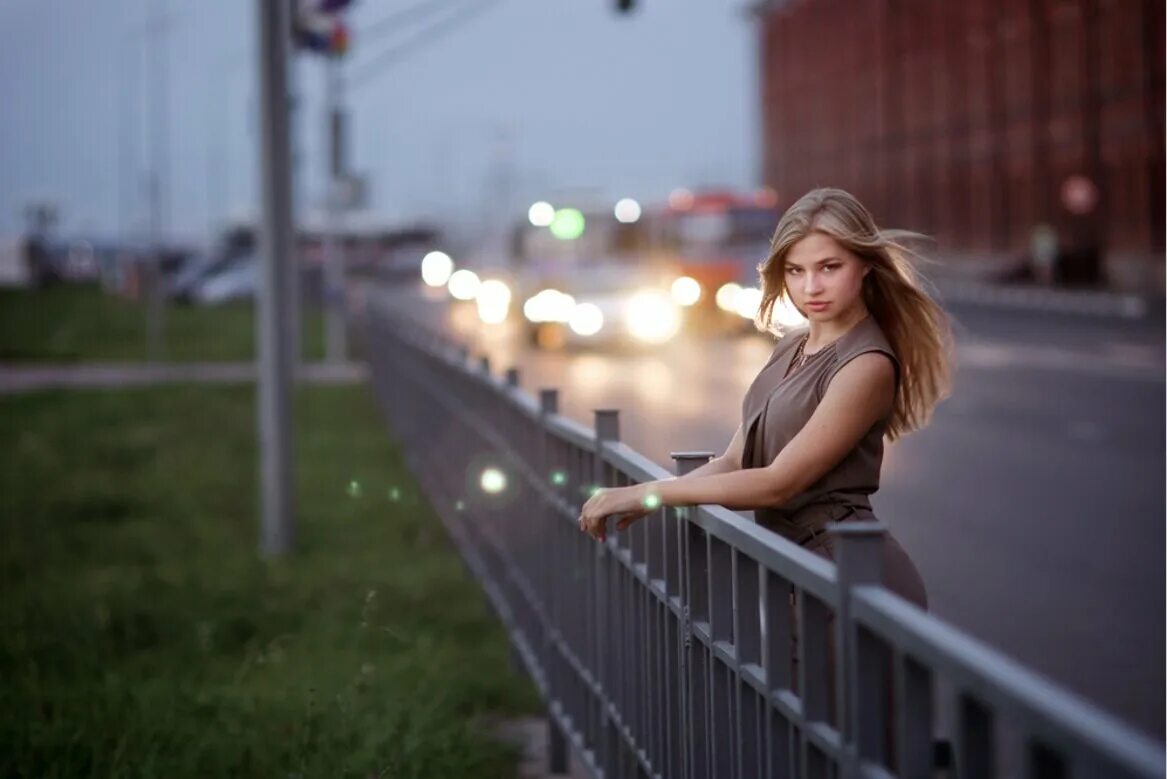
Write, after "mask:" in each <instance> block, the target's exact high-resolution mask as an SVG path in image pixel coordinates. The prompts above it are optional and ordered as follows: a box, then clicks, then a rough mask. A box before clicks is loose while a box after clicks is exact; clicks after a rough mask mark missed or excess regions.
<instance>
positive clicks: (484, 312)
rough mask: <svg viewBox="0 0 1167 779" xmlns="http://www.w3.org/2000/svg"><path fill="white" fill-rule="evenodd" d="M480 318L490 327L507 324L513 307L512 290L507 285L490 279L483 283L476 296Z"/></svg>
mask: <svg viewBox="0 0 1167 779" xmlns="http://www.w3.org/2000/svg"><path fill="white" fill-rule="evenodd" d="M475 300H476V302H477V304H478V318H479V319H481V320H482V321H483V322H484V323H486V324H488V325H497V324H499V323H500V322H505V321H506V318H507V312H508V310H509V309H510V305H511V290H510V287H508V286H507V285H506V284H505V283H503V282H501V281H499V280H497V279H490V280H488V281H484V282H482V284H481V285H480V286H479V288H478V294H477V295H476V296H475Z"/></svg>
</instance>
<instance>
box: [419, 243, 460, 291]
mask: <svg viewBox="0 0 1167 779" xmlns="http://www.w3.org/2000/svg"><path fill="white" fill-rule="evenodd" d="M453 273H454V261H453V260H451V259H450V255H448V254H446V253H445V252H430V253H429V254H427V255H426V256H425V257H423V258H422V261H421V279H422V281H424V282H425V283H426V284H427V285H428V286H430V287H444V286H446V282H448V281H449V280H450V276H451V275H452V274H453Z"/></svg>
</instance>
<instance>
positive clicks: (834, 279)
mask: <svg viewBox="0 0 1167 779" xmlns="http://www.w3.org/2000/svg"><path fill="white" fill-rule="evenodd" d="M785 265H786V267H785V268H784V269H783V272H784V273H785V276H786V291H787V294H788V295H789V296H790V299H791V301H793V303H794V305H795V307H796V308H798V310H799V311H801V312H802V315H803V316H805V317H806V318H807V319H810V320H816V321H820V322H821V321H829V320H831V319H835V318H836V317H838V316H839V315H840V314H843V313H844V312H848V311H850V310H851V309H852V308H853V307H854V306H855V305H856V304H857V303H858V302H859V300H860V297H861V295H862V291H863V276H864V274H865V273H866V272H868V267H869V266H868V264H867V263H866V262H864V261H863V260H861V259H859V257H857V256H856V255H855V254H854V253H852V252H851V251H850V250H848V249H846V248H845V247H843V246H842V245H840V244H839V243H838V242H837V241H835V239H834V238H831V237H830V236H829V235H823V234H822V233H811V234H810V235H808V236H806V237H805V238H803V239H801V240H799V241H798V242H797V243H795V244H794V245H793V246H791V247H790V250H789V251H788V252H787V253H786V263H785Z"/></svg>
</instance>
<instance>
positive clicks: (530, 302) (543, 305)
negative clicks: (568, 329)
mask: <svg viewBox="0 0 1167 779" xmlns="http://www.w3.org/2000/svg"><path fill="white" fill-rule="evenodd" d="M574 308H575V298H573V297H572V296H571V295H566V294H564V293H562V292H560V291H559V290H555V289H545V290H542V291H541V292H539V293H538V294H537V295H534V296H532V297H529V298H527V302H526V303H524V304H523V316H525V317H526V318H527V321H529V322H536V323H538V322H567V321H569V320H570V319H571V312H572V309H574Z"/></svg>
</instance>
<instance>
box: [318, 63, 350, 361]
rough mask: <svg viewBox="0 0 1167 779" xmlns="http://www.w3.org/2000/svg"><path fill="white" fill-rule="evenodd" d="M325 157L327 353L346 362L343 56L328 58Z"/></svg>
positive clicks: (331, 359) (327, 356) (328, 355)
mask: <svg viewBox="0 0 1167 779" xmlns="http://www.w3.org/2000/svg"><path fill="white" fill-rule="evenodd" d="M324 69H325V85H324V95H325V97H324V103H325V109H324V110H325V114H326V116H325V139H326V141H325V142H326V143H327V149H326V155H325V160H327V165H328V174H327V183H328V186H327V187H326V188H325V193H324V241H323V249H324V306H325V357H326V359H327V360H328V362H330V363H340V362H344V361H345V359H346V358H347V356H348V343H347V340H348V339H347V334H346V333H345V322H344V319H345V310H344V245H343V236H342V235H341V231H342V225H341V220H342V218H343V212H342V205H343V204H342V203H341V202H340V185H341V177H342V176H344V175H345V173H346V171H345V170H344V160H345V151H346V149H344V148H343V147H344V142H345V139H344V128H343V122H344V118H343V116H342V115H341V110H342V109H341V105H342V97H341V93H342V90H343V83H342V81H341V76H342V74H341V67H340V58H339V57H335V56H329V57H326V58H325V64H324Z"/></svg>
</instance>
